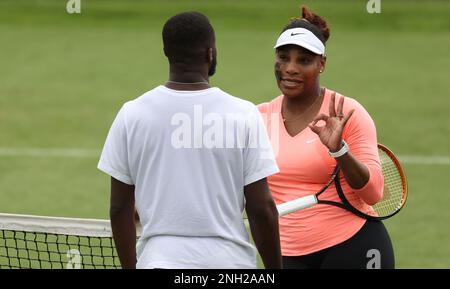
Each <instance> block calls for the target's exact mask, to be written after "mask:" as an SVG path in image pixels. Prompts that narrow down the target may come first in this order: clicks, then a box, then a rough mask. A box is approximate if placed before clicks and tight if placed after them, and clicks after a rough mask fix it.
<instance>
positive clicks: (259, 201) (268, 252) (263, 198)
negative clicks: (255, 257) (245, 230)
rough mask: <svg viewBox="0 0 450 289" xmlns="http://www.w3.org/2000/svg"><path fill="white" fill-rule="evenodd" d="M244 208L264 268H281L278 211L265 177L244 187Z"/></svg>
mask: <svg viewBox="0 0 450 289" xmlns="http://www.w3.org/2000/svg"><path fill="white" fill-rule="evenodd" d="M244 194H245V199H246V204H245V210H246V211H247V217H248V221H249V224H250V230H251V232H252V236H253V240H254V241H255V245H256V248H257V249H258V252H259V254H260V255H261V258H262V261H263V263H264V267H265V268H266V269H281V268H282V263H281V249H280V235H279V232H278V211H277V208H276V205H275V202H274V201H273V199H272V195H271V194H270V191H269V188H268V186H267V181H266V178H264V179H261V180H259V181H256V182H254V183H252V184H249V185H247V186H245V187H244Z"/></svg>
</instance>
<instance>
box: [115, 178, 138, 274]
mask: <svg viewBox="0 0 450 289" xmlns="http://www.w3.org/2000/svg"><path fill="white" fill-rule="evenodd" d="M134 212H135V210H134V186H132V185H127V184H125V183H122V182H121V181H118V180H116V179H114V178H112V177H111V204H110V211H109V214H110V218H111V228H112V231H113V237H114V243H115V245H116V249H117V254H118V255H119V259H120V263H121V264H122V268H123V269H136V227H135V224H134Z"/></svg>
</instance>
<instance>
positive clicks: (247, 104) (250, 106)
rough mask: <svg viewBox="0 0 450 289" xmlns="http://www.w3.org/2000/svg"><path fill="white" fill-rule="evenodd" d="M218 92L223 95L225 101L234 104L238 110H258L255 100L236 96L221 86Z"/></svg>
mask: <svg viewBox="0 0 450 289" xmlns="http://www.w3.org/2000/svg"><path fill="white" fill-rule="evenodd" d="M217 94H218V95H220V96H221V98H222V100H223V101H224V102H226V103H227V104H228V105H230V106H234V107H235V109H236V110H238V111H241V112H253V111H254V110H256V105H255V104H254V103H253V102H251V101H249V100H246V99H244V98H241V97H238V96H234V95H232V94H230V93H228V92H225V91H223V90H221V89H220V88H218V89H217Z"/></svg>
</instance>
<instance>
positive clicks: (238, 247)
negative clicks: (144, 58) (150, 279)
mask: <svg viewBox="0 0 450 289" xmlns="http://www.w3.org/2000/svg"><path fill="white" fill-rule="evenodd" d="M162 34H163V42H164V53H165V55H166V56H167V58H168V60H169V64H170V75H169V80H168V81H167V82H166V83H165V85H164V86H158V87H156V88H154V89H153V90H150V91H149V92H146V93H144V94H143V95H141V96H140V97H138V98H136V99H134V100H132V101H129V102H127V103H125V104H124V105H123V107H122V108H121V109H120V111H119V112H118V114H117V116H116V119H115V120H114V122H113V124H112V127H111V129H110V131H109V134H108V137H107V139H106V142H105V145H104V148H103V152H102V155H101V158H100V161H99V164H98V168H99V169H100V170H102V171H103V172H105V173H107V174H109V175H110V176H111V208H110V216H111V226H112V230H113V235H114V241H115V244H116V248H117V252H118V255H119V258H120V261H121V264H122V267H123V268H136V267H137V268H256V250H255V248H254V246H253V245H252V244H251V242H250V240H249V236H248V234H247V231H246V229H245V225H244V221H243V217H242V214H243V211H244V209H245V210H246V213H247V216H248V220H249V224H250V229H251V232H252V236H253V239H254V241H255V244H256V247H257V248H258V250H259V253H260V255H261V257H262V260H263V263H264V265H265V267H266V268H281V253H280V245H279V234H278V213H277V210H276V206H275V203H274V201H273V200H272V197H271V194H270V192H269V190H268V187H267V183H266V177H267V176H269V175H272V174H274V173H277V172H278V167H277V165H276V162H275V159H274V156H273V153H272V148H271V146H270V143H269V140H268V137H267V134H266V130H265V128H264V124H263V122H262V119H261V116H260V114H259V112H258V110H257V108H256V107H255V106H254V105H253V104H252V103H250V102H248V101H245V100H242V99H239V98H236V97H233V96H231V95H229V94H227V93H225V92H224V91H222V90H220V89H219V88H216V87H210V85H209V76H211V75H213V74H214V71H215V66H216V48H215V35H214V30H213V28H212V26H211V24H210V23H209V20H208V18H206V17H205V16H204V15H202V14H200V13H197V12H187V13H181V14H178V15H175V16H173V17H172V18H170V19H169V20H168V21H167V22H166V24H165V25H164V28H163V32H162ZM135 207H136V209H137V212H138V214H139V217H140V222H141V225H142V233H141V237H140V238H139V241H138V244H137V245H136V228H135V224H134V209H135Z"/></svg>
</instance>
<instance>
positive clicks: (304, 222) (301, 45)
mask: <svg viewBox="0 0 450 289" xmlns="http://www.w3.org/2000/svg"><path fill="white" fill-rule="evenodd" d="M329 35H330V30H329V28H328V25H327V23H326V21H325V20H324V19H323V18H321V17H320V16H317V15H315V14H313V13H311V11H310V10H309V9H308V8H307V7H303V8H302V18H296V19H292V20H291V21H290V23H289V24H288V25H287V26H286V27H285V28H284V29H283V32H282V33H281V34H280V36H279V38H278V40H277V44H276V45H275V48H276V60H275V76H276V80H277V84H278V87H279V88H280V90H281V92H282V95H280V96H278V97H277V98H275V99H273V100H272V101H271V102H268V103H263V104H261V105H259V109H260V111H261V113H262V115H263V119H264V121H265V124H266V128H267V131H268V134H269V136H270V138H271V141H272V146H273V149H274V152H275V155H276V157H277V162H278V166H279V168H280V173H278V174H276V175H273V176H270V177H268V182H269V186H270V189H271V191H272V194H273V197H274V200H275V201H276V202H277V204H280V203H284V202H287V201H290V200H294V199H296V198H299V197H303V196H306V195H310V194H314V193H316V192H317V191H318V190H319V189H320V188H321V187H323V186H324V185H325V183H326V182H327V180H328V179H329V178H330V176H331V174H332V172H333V168H334V167H335V166H336V164H338V165H339V166H340V168H341V174H340V177H341V179H340V181H341V184H342V187H343V190H344V192H345V193H346V196H347V198H353V199H354V198H358V199H360V201H364V202H365V203H366V204H368V205H373V204H375V203H377V202H378V201H379V200H380V199H381V198H382V190H383V175H382V172H381V166H380V160H379V157H378V150H377V136H376V128H375V125H374V122H373V120H372V118H371V117H370V115H369V114H368V113H367V111H366V110H365V109H364V108H363V107H362V106H361V104H359V103H358V102H357V101H356V100H354V99H352V98H349V97H345V96H343V95H340V94H338V93H336V92H334V91H332V90H330V89H327V88H325V87H321V86H320V82H319V80H320V77H319V76H320V74H321V73H322V72H323V71H324V69H325V63H326V57H325V42H326V40H327V39H328V37H329ZM344 69H346V68H344ZM347 149H348V151H347ZM330 152H331V153H333V152H334V153H335V152H339V153H338V155H339V154H340V153H342V155H341V156H339V157H332V156H331V155H330ZM322 199H329V200H334V201H339V197H338V194H337V192H336V189H335V187H334V186H333V185H332V186H330V187H329V188H328V190H327V191H326V192H325V193H323V194H322ZM279 222H280V238H281V248H282V254H283V266H284V268H288V269H289V268H394V264H395V261H394V253H393V249H392V244H391V241H390V238H389V235H388V232H387V231H386V229H385V227H384V225H383V223H382V222H380V221H368V220H365V219H362V218H360V217H358V216H356V215H354V214H352V213H350V212H348V211H346V210H343V209H341V208H338V207H335V206H328V205H316V206H313V207H311V208H308V209H305V210H302V211H298V212H294V213H291V214H289V215H286V216H283V217H281V218H280V221H279Z"/></svg>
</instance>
